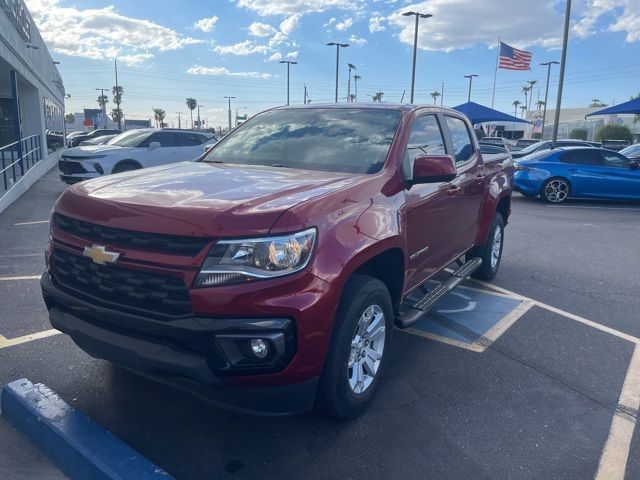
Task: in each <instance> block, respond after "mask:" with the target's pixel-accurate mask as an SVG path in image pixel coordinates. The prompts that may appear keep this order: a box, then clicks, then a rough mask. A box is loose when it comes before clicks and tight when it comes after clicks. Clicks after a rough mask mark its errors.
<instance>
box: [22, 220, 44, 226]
mask: <svg viewBox="0 0 640 480" xmlns="http://www.w3.org/2000/svg"><path fill="white" fill-rule="evenodd" d="M40 223H49V220H35V221H33V222H19V223H14V224H13V225H14V226H15V227H19V226H21V225H38V224H40Z"/></svg>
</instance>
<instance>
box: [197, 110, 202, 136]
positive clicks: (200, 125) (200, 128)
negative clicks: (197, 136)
mask: <svg viewBox="0 0 640 480" xmlns="http://www.w3.org/2000/svg"><path fill="white" fill-rule="evenodd" d="M200 107H201V105H198V130H202V124H201V123H200Z"/></svg>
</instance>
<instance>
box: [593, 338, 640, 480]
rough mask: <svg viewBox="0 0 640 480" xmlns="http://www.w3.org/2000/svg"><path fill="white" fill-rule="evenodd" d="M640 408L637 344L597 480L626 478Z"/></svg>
mask: <svg viewBox="0 0 640 480" xmlns="http://www.w3.org/2000/svg"><path fill="white" fill-rule="evenodd" d="M639 408H640V346H638V345H636V347H635V349H634V350H633V356H632V357H631V363H630V364H629V369H628V370H627V376H626V377H625V379H624V384H623V385H622V391H621V392H620V398H619V400H618V410H616V411H615V412H614V414H613V420H612V421H611V428H610V429H609V436H608V437H607V441H606V443H605V444H604V450H603V451H602V455H601V456H600V463H599V465H598V471H597V473H596V476H595V478H596V480H623V479H624V474H625V471H626V468H627V460H628V458H629V449H630V448H631V439H632V438H633V430H634V429H635V426H636V422H637V420H638V418H637V417H638V409H639Z"/></svg>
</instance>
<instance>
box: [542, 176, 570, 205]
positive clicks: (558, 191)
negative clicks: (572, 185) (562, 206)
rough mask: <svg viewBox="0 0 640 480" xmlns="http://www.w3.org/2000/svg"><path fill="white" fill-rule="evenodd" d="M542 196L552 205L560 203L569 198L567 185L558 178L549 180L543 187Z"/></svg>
mask: <svg viewBox="0 0 640 480" xmlns="http://www.w3.org/2000/svg"><path fill="white" fill-rule="evenodd" d="M544 196H545V198H546V199H547V200H549V201H550V202H552V203H560V202H562V201H564V200H566V198H567V196H569V184H568V183H567V182H566V181H564V180H562V179H560V178H556V179H554V180H551V181H550V182H547V184H546V185H545V186H544Z"/></svg>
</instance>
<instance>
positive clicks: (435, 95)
mask: <svg viewBox="0 0 640 480" xmlns="http://www.w3.org/2000/svg"><path fill="white" fill-rule="evenodd" d="M439 96H440V92H438V91H437V90H436V91H435V92H431V98H433V104H434V105H435V104H436V100H438V97H439Z"/></svg>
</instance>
